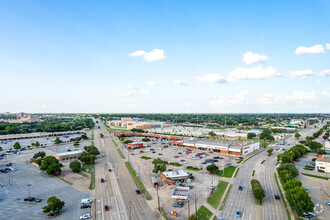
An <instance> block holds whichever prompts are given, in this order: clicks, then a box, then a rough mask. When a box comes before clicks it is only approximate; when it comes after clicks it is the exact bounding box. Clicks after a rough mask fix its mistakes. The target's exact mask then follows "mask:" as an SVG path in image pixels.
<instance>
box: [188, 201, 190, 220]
mask: <svg viewBox="0 0 330 220" xmlns="http://www.w3.org/2000/svg"><path fill="white" fill-rule="evenodd" d="M189 217H190V205H189V199H188V219H189Z"/></svg>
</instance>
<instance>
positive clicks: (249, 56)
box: [243, 51, 268, 64]
mask: <svg viewBox="0 0 330 220" xmlns="http://www.w3.org/2000/svg"><path fill="white" fill-rule="evenodd" d="M265 60H268V57H267V56H266V55H260V54H258V53H252V52H251V51H249V52H246V53H245V54H244V55H243V62H245V63H246V64H251V63H261V62H263V61H265Z"/></svg>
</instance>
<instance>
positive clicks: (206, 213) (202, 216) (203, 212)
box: [197, 205, 213, 220]
mask: <svg viewBox="0 0 330 220" xmlns="http://www.w3.org/2000/svg"><path fill="white" fill-rule="evenodd" d="M212 214H213V213H212V212H211V211H210V210H208V209H207V208H205V206H203V205H202V206H201V207H200V208H199V209H198V211H197V219H198V220H209V219H210V218H211V216H212Z"/></svg>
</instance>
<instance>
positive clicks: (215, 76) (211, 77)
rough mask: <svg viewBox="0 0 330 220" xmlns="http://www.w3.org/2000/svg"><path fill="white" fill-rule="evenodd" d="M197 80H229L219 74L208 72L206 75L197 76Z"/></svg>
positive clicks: (211, 81)
mask: <svg viewBox="0 0 330 220" xmlns="http://www.w3.org/2000/svg"><path fill="white" fill-rule="evenodd" d="M196 80H197V81H198V82H202V83H225V82H227V80H226V79H225V78H224V77H222V76H220V75H219V74H207V75H205V76H196Z"/></svg>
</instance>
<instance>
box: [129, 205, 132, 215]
mask: <svg viewBox="0 0 330 220" xmlns="http://www.w3.org/2000/svg"><path fill="white" fill-rule="evenodd" d="M131 206H132V201H129V219H130V220H131V217H132V213H131V210H132V209H131Z"/></svg>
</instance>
